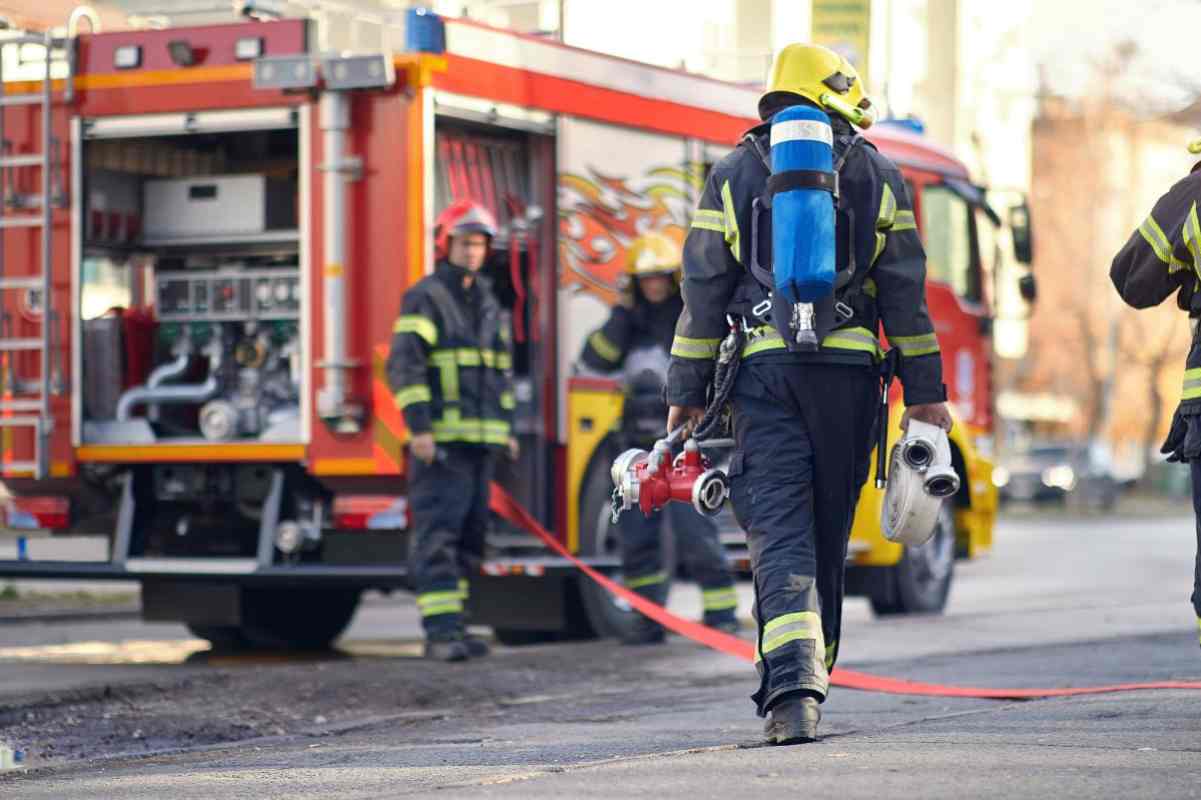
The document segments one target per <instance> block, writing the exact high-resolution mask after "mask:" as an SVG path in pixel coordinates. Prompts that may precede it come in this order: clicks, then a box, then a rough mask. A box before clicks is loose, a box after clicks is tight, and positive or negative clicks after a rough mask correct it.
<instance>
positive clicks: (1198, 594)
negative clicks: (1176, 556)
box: [1189, 461, 1201, 631]
mask: <svg viewBox="0 0 1201 800" xmlns="http://www.w3.org/2000/svg"><path fill="white" fill-rule="evenodd" d="M1189 467H1190V469H1192V473H1193V514H1194V515H1195V517H1196V520H1197V557H1196V562H1195V564H1194V566H1193V610H1194V611H1195V612H1197V627H1198V629H1199V631H1201V461H1192V462H1190V463H1189Z"/></svg>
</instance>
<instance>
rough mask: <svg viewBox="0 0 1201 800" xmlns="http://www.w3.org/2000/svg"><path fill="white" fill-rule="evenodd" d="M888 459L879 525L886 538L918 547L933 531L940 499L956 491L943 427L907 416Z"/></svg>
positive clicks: (955, 479) (955, 478)
mask: <svg viewBox="0 0 1201 800" xmlns="http://www.w3.org/2000/svg"><path fill="white" fill-rule="evenodd" d="M891 460H892V464H891V467H892V470H891V473H890V476H889V480H888V490H887V491H886V492H885V493H884V506H883V508H882V509H881V513H880V525H881V528H882V529H883V531H884V536H885V538H886V539H888V540H890V541H893V542H900V543H901V544H904V545H907V546H909V547H920V546H921V545H923V544H925V543H926V542H927V541H929V540H930V537H931V536H933V535H934V529H935V525H936V524H937V522H938V513H939V511H940V510H941V509H942V504H943V501H944V500H945V499H946V498H947V497H950V496H951V495H953V494H955V493H956V492H958V491H959V474H958V473H956V472H955V468H954V467H953V466H952V465H951V444H950V441H949V440H948V439H947V433H946V431H944V430H943V429H942V428H940V427H939V426H937V425H930V424H929V423H925V422H920V421H918V420H910V421H909V429H908V431H906V433H905V438H903V439H902V440H901V441H900V442H898V443H897V445H896V446H895V447H894V448H893V451H892V459H891Z"/></svg>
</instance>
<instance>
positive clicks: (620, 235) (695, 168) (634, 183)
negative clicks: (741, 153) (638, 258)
mask: <svg viewBox="0 0 1201 800" xmlns="http://www.w3.org/2000/svg"><path fill="white" fill-rule="evenodd" d="M588 173H589V174H588V175H587V176H583V175H576V174H572V173H563V174H561V175H560V176H559V264H560V265H561V267H562V268H561V270H560V277H559V285H560V287H561V288H564V289H569V290H572V291H580V292H586V293H589V294H592V295H595V296H596V297H597V298H599V299H600V300H602V301H603V302H604V303H606V304H608V305H612V304H613V303H615V302H617V299H618V294H617V285H618V278H619V277H620V275H621V271H622V268H623V266H624V265H625V254H626V248H627V247H628V246H629V245H630V243H631V242H632V241H634V240H635V239H637V238H638V237H639V236H640V235H642V234H643V233H645V232H646V231H650V230H655V231H659V232H661V233H664V234H666V235H668V236H671V237H672V238H674V239H676V240H677V241H678V242H680V244H683V242H684V236H685V234H686V233H687V232H688V225H689V223H690V220H691V216H692V210H693V208H695V206H696V201H697V198H698V197H699V196H700V191H701V188H702V187H703V185H704V177H705V168H704V166H703V165H701V164H688V165H685V166H684V167H678V166H664V167H654V168H652V169H649V170H647V172H646V174H645V175H644V176H643V177H642V178H639V179H630V178H618V177H610V176H607V175H605V174H603V173H601V172H600V171H599V170H597V169H596V168H594V167H589V168H588Z"/></svg>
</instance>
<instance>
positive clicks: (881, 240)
mask: <svg viewBox="0 0 1201 800" xmlns="http://www.w3.org/2000/svg"><path fill="white" fill-rule="evenodd" d="M887 245H888V237H887V236H885V235H884V234H882V233H880V232H879V231H876V250H875V252H873V253H872V264H873V265H874V264H875V263H876V261H878V260H879V258H880V254H881V253H883V252H884V248H885V246H887Z"/></svg>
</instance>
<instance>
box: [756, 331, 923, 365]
mask: <svg viewBox="0 0 1201 800" xmlns="http://www.w3.org/2000/svg"><path fill="white" fill-rule="evenodd" d="M822 347H823V348H824V349H829V350H857V351H860V352H863V353H868V354H870V355H872V356H873V357H876V358H879V357H880V356H881V355H883V352H882V351H881V350H880V343H879V342H878V341H877V340H876V337H875V336H874V335H872V332H871V331H869V330H868V329H867V328H844V329H843V330H838V331H834V332H833V333H831V334H830V335H829V336H827V337H826V338H825V339H823V340H822ZM785 349H787V345H786V344H785V343H784V339H783V338H782V337H781V336H780V334H779V333H778V332H776V329H775V328H773V327H771V326H770V325H761V326H759V327H758V328H755V329H754V330H752V331H751V332H750V334H749V335H748V338H747V344H746V345H745V346H744V347H743V348H742V357H743V358H746V357H748V356H753V355H755V354H756V353H762V352H764V351H765V350H785ZM902 352H903V351H902Z"/></svg>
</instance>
